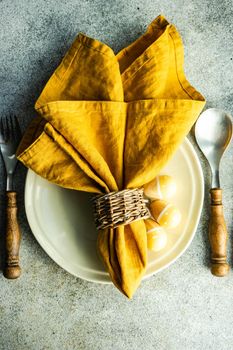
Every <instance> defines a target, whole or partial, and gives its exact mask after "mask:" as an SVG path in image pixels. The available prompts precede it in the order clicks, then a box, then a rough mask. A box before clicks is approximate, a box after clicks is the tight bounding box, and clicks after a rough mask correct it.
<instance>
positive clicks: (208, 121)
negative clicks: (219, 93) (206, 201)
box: [195, 108, 232, 277]
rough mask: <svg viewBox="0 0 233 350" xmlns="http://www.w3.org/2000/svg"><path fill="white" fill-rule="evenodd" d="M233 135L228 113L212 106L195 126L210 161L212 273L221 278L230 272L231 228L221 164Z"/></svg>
mask: <svg viewBox="0 0 233 350" xmlns="http://www.w3.org/2000/svg"><path fill="white" fill-rule="evenodd" d="M231 137H232V121H231V117H230V116H229V114H227V113H226V112H224V111H222V110H219V109H216V108H210V109H207V110H206V111H205V112H203V113H202V114H201V115H200V117H199V119H198V120H197V122H196V125H195V138H196V141H197V144H198V146H199V147H200V149H201V151H202V153H203V154H204V156H205V157H206V159H207V160H208V163H209V165H210V168H211V173H212V183H211V190H210V196H211V211H210V212H211V214H210V223H209V240H210V246H211V272H212V274H213V275H215V276H218V277H223V276H225V275H226V274H227V273H228V271H229V265H228V264H227V262H226V247H227V236H228V234H227V227H226V223H225V219H224V215H223V205H222V189H221V188H220V181H219V165H220V160H221V158H222V155H223V153H224V151H225V150H226V148H227V146H228V144H229V143H230V141H231Z"/></svg>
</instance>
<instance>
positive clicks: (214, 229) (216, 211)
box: [209, 188, 229, 277]
mask: <svg viewBox="0 0 233 350" xmlns="http://www.w3.org/2000/svg"><path fill="white" fill-rule="evenodd" d="M210 196H211V207H210V209H211V211H210V224H209V240H210V246H211V272H212V274H213V275H215V276H218V277H223V276H225V275H227V273H228V271H229V265H228V264H227V262H226V249H227V238H228V234H227V227H226V223H225V219H224V216H223V205H222V190H221V188H212V189H211V190H210Z"/></svg>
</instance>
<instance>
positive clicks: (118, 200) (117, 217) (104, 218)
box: [92, 188, 150, 229]
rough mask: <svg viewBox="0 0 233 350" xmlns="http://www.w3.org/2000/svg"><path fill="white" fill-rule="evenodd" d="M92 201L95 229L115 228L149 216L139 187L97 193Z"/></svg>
mask: <svg viewBox="0 0 233 350" xmlns="http://www.w3.org/2000/svg"><path fill="white" fill-rule="evenodd" d="M92 202H93V206H94V220H95V224H96V227H97V229H105V228H107V227H109V228H115V227H117V226H120V225H127V224H129V223H131V222H133V221H136V220H142V219H147V218H149V217H150V212H149V209H148V208H147V206H146V202H147V201H146V200H145V199H144V197H143V190H142V189H140V188H134V189H126V190H122V191H117V192H110V193H107V194H105V195H97V196H95V197H93V199H92Z"/></svg>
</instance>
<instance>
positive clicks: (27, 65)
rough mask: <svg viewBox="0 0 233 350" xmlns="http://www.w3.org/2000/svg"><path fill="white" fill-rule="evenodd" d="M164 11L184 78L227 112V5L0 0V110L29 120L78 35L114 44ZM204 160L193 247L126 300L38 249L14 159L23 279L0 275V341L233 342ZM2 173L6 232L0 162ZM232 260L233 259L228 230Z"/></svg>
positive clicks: (40, 344) (226, 170)
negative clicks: (217, 269) (215, 258)
mask: <svg viewBox="0 0 233 350" xmlns="http://www.w3.org/2000/svg"><path fill="white" fill-rule="evenodd" d="M160 13H163V14H164V15H165V16H166V17H167V18H168V20H169V21H171V22H173V23H174V24H175V25H176V26H177V27H178V29H179V30H180V33H181V34H182V37H183V40H184V44H185V58H186V61H185V69H186V72H187V76H188V78H189V80H190V81H191V82H192V83H193V84H194V86H195V87H196V88H198V89H199V90H200V91H201V92H202V93H203V94H204V95H205V96H206V98H207V100H208V107H219V108H223V109H226V110H228V111H230V112H231V113H233V93H232V91H233V90H232V87H233V75H232V71H233V59H232V58H233V40H232V34H233V21H232V17H233V1H227V0H225V1H217V0H193V1H183V0H178V1H171V0H169V1H166V2H165V1H164V2H163V1H158V0H143V1H137V0H133V1H123V0H118V1H113V0H110V1H99V0H94V1H91V0H85V1H81V0H65V1H56V0H52V1H43V0H37V1H33V0H21V1H17V0H11V1H7V0H5V1H4V0H0V45H1V47H0V50H1V51H0V52H1V53H0V115H4V114H8V113H17V115H18V116H19V118H20V121H21V125H22V127H23V128H25V127H26V125H27V124H28V122H29V121H30V119H31V118H32V116H33V105H34V102H35V100H36V98H37V96H38V95H39V92H40V91H41V89H42V87H43V85H44V83H45V82H46V81H47V79H48V78H49V76H50V75H51V73H52V72H53V70H54V69H55V68H56V66H57V65H58V63H59V62H60V60H61V58H62V56H63V55H64V53H65V52H66V50H67V48H68V47H69V45H70V44H71V43H72V41H73V39H74V37H75V35H76V34H77V33H78V32H79V31H82V32H85V33H87V34H88V35H90V36H94V37H96V38H98V39H100V40H102V41H104V42H106V43H107V44H108V45H110V46H111V47H112V48H113V49H114V50H115V51H116V52H117V51H118V50H119V49H120V48H122V47H124V46H125V45H128V44H129V43H130V42H131V41H133V40H134V39H136V38H137V37H138V36H139V35H140V34H141V33H142V32H143V31H144V30H145V28H146V26H147V25H148V24H149V23H150V22H151V20H152V19H153V18H154V17H156V16H157V15H158V14H160ZM232 151H233V146H231V148H230V149H229V150H228V153H227V154H226V155H225V157H224V160H223V162H222V172H221V174H222V187H223V188H224V190H225V194H224V203H225V209H226V211H225V214H226V220H227V223H228V227H229V233H230V236H231V235H232V233H233V232H232V222H233V219H232V199H233V176H232V172H233V162H232ZM202 165H203V167H204V173H205V178H206V200H205V206H204V210H203V214H202V218H201V222H200V225H199V228H198V231H197V234H196V236H195V238H194V241H193V243H192V245H191V246H190V248H189V249H188V251H187V252H186V253H185V254H184V255H183V256H182V257H181V258H180V259H179V260H178V261H177V262H176V263H175V264H174V265H172V266H171V267H170V268H168V269H167V270H165V271H164V272H162V273H160V274H158V275H156V276H154V277H153V278H151V279H149V280H148V281H146V282H143V283H142V286H141V288H140V289H139V290H138V292H137V293H136V295H135V296H134V299H133V300H132V301H129V300H127V299H126V298H124V297H123V296H122V295H121V294H120V293H119V292H118V291H117V290H116V289H115V288H114V287H112V286H111V285H108V286H106V285H96V284H92V283H88V282H85V281H82V280H80V279H77V278H75V277H73V276H71V275H69V274H68V273H66V272H65V271H63V270H62V269H61V268H59V267H58V266H57V265H56V264H55V263H54V262H53V261H52V260H51V259H50V258H49V257H48V256H47V255H46V254H45V252H44V251H43V250H42V249H41V248H40V246H39V245H38V243H37V242H36V241H35V239H34V238H33V235H32V233H31V231H30V229H29V227H28V224H27V220H26V217H25V213H24V209H23V190H24V181H25V169H23V168H22V167H18V171H17V178H16V182H17V187H18V189H19V192H20V193H19V197H20V198H19V199H20V222H21V228H22V233H23V240H22V248H21V262H22V267H23V275H22V277H21V278H20V279H19V280H17V281H7V280H5V279H4V278H3V277H2V276H0V349H1V350H8V349H9V350H12V349H16V350H27V349H29V350H37V349H38V350H39V349H49V350H50V349H51V350H53V349H54V350H55V349H56V350H60V349H67V350H68V349H69V350H74V349H78V350H82V349H85V350H92V349H93V350H98V349H101V350H105V349H106V350H108V349H114V350H122V349H126V350H128V349H133V350H137V349H141V348H143V349H145V350H152V349H153V350H154V349H159V350H163V349H166V350H177V349H179V350H191V349H192V350H202V349H206V350H207V349H211V350H215V349H216V350H217V349H221V350H231V349H232V346H233V345H232V344H233V331H232V324H233V274H232V273H230V274H229V276H228V277H226V278H224V279H218V278H215V277H213V276H211V274H210V272H209V269H208V261H209V245H208V241H207V231H206V229H207V215H208V214H207V209H206V208H207V202H208V192H207V188H208V186H209V177H208V175H209V174H208V169H207V167H206V163H205V161H204V160H203V159H202ZM0 174H1V182H0V190H1V196H0V210H1V220H0V226H1V227H0V232H3V225H4V219H3V213H4V210H3V208H4V196H3V190H4V180H3V175H2V174H3V168H2V164H1V165H0ZM1 245H2V235H1ZM229 260H230V261H231V265H232V266H233V248H232V239H231V238H230V241H229Z"/></svg>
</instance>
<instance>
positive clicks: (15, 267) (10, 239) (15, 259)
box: [3, 191, 21, 279]
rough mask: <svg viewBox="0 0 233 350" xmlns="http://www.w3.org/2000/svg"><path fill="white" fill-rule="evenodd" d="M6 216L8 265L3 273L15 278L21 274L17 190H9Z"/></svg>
mask: <svg viewBox="0 0 233 350" xmlns="http://www.w3.org/2000/svg"><path fill="white" fill-rule="evenodd" d="M6 196H7V217H6V266H5V269H4V271H3V274H4V276H5V277H6V278H9V279H15V278H18V277H19V276H20V274H21V268H20V266H19V246H20V239H21V234H20V229H19V224H18V221H17V211H18V209H17V202H16V192H13V191H12V192H11V191H9V192H7V193H6Z"/></svg>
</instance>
